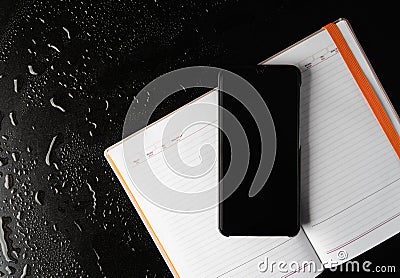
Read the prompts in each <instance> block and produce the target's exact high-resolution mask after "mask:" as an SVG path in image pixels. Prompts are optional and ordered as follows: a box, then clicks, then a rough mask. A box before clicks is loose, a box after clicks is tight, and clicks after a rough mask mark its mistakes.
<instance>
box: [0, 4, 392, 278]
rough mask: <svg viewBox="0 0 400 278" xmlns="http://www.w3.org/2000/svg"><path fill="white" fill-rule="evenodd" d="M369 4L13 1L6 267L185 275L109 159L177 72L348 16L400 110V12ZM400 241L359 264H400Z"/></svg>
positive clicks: (264, 53) (7, 10)
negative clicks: (145, 90)
mask: <svg viewBox="0 0 400 278" xmlns="http://www.w3.org/2000/svg"><path fill="white" fill-rule="evenodd" d="M264 2H265V3H264ZM303 2H304V3H303ZM306 2H307V3H306ZM360 3H361V5H360V4H348V3H347V2H346V1H341V2H324V3H322V2H317V1H260V2H259V3H252V2H249V1H233V2H229V3H226V2H225V1H209V2H206V1H196V2H194V1H180V2H178V1H165V2H164V1H158V0H157V1H142V2H139V1H91V3H89V2H88V1H82V2H79V1H11V0H2V1H0V136H1V138H0V206H1V210H0V217H1V218H0V219H1V223H0V224H1V226H2V229H1V230H2V231H3V232H4V238H5V239H6V243H7V244H6V248H7V250H6V251H5V247H4V246H2V253H0V276H2V275H5V276H10V277H20V276H21V275H22V274H23V273H26V274H28V275H31V276H32V277H37V276H42V277H57V276H60V277H61V276H62V277H71V276H72V277H76V276H85V277H86V276H90V277H104V276H107V277H171V274H170V272H169V270H168V269H167V267H166V265H165V263H164V261H163V260H162V258H161V256H160V255H159V253H158V251H157V250H156V247H155V246H154V244H153V242H152V241H151V238H150V236H149V234H148V233H147V231H146V229H145V228H144V225H143V224H142V222H141V220H140V219H139V217H138V215H137V213H136V212H135V211H134V209H133V206H132V205H131V204H130V201H129V199H128V198H127V196H126V195H125V193H124V192H123V190H122V187H121V186H120V184H119V182H118V181H117V179H116V177H115V176H114V174H113V173H112V171H111V168H110V167H109V166H108V165H107V163H106V161H105V159H104V157H103V151H104V149H105V148H106V147H108V146H110V145H111V144H113V143H115V142H117V141H119V140H120V139H121V136H122V125H123V120H124V116H125V113H126V111H127V109H128V107H129V105H130V103H131V101H133V99H134V96H135V95H136V94H137V93H138V92H139V91H140V89H141V88H142V87H143V86H144V85H145V84H147V83H148V82H150V81H151V80H153V79H154V78H155V77H157V76H159V75H161V74H163V73H166V72H168V71H170V70H173V69H177V68H180V67H184V66H190V65H215V66H220V67H224V66H228V65H231V64H246V63H248V64H256V63H258V62H260V61H261V60H263V59H264V58H266V57H269V56H270V55H272V54H274V53H276V52H277V51H279V50H281V49H283V48H285V47H287V46H288V45H290V44H292V43H294V42H296V41H297V40H299V39H301V38H303V37H304V36H306V35H308V34H310V33H312V32H314V31H316V30H317V29H319V28H320V27H321V26H323V25H325V24H327V23H329V22H331V21H334V20H336V19H338V18H339V17H346V18H348V19H349V20H350V23H351V24H352V26H353V28H354V29H355V32H356V34H357V36H358V38H359V40H360V42H361V44H362V45H363V47H364V50H365V52H366V53H367V55H368V57H369V58H370V61H371V63H372V65H373V66H374V68H375V70H376V72H377V74H378V76H379V77H380V79H381V81H382V83H383V85H384V87H385V89H386V90H387V93H388V95H389V97H390V98H391V99H392V102H393V104H394V105H395V107H396V108H397V110H398V111H399V110H400V97H399V96H400V95H399V94H398V93H397V92H399V89H400V85H399V84H398V78H397V72H398V70H397V65H399V64H400V63H399V56H398V55H397V45H398V42H397V36H396V34H397V26H398V24H397V22H396V20H397V18H396V16H395V11H396V10H397V9H396V8H394V7H390V6H384V5H382V6H377V5H376V4H366V3H363V2H360ZM194 95H196V93H185V94H182V93H181V94H180V95H179V96H176V97H175V98H173V99H171V100H169V101H168V102H167V103H166V104H165V105H164V106H163V107H161V108H160V109H159V110H158V112H157V113H156V114H155V116H154V119H156V118H158V117H160V116H162V115H164V114H166V113H168V112H170V111H172V110H174V109H175V108H176V107H179V106H180V105H182V104H183V103H185V102H187V101H189V100H190V99H192V98H193V97H194ZM150 97H151V96H150ZM139 101H143V100H139ZM52 103H53V104H52ZM144 104H145V102H143V109H146V108H145V105H144ZM52 143H53V144H52ZM50 145H52V147H51V148H50ZM46 157H47V159H46ZM399 242H400V239H399V236H395V237H394V238H392V239H390V240H388V241H386V242H385V243H383V244H381V245H380V246H378V247H376V248H374V249H372V250H371V251H369V252H367V253H366V254H364V255H362V256H361V257H360V258H359V259H360V260H371V261H372V262H373V263H374V264H385V265H397V268H400V266H399V265H398V262H397V261H396V259H395V257H393V258H388V257H387V256H385V255H386V254H387V252H388V251H387V250H390V252H393V253H396V251H397V252H398V251H400V243H399ZM399 270H400V269H399ZM339 275H343V273H329V272H326V273H324V274H323V275H322V276H321V277H323V276H325V277H328V276H333V277H337V276H339ZM350 275H351V276H352V277H353V276H355V274H354V273H350V274H347V276H350ZM364 275H365V274H364ZM369 276H373V274H371V275H369ZM385 276H390V275H389V274H387V275H385ZM376 277H379V276H376ZM393 277H394V276H393Z"/></svg>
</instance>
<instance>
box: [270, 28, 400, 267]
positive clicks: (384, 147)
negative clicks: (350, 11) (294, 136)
mask: <svg viewBox="0 0 400 278" xmlns="http://www.w3.org/2000/svg"><path fill="white" fill-rule="evenodd" d="M338 27H339V28H340V30H341V32H342V34H343V35H344V37H345V39H346V41H347V42H348V44H349V46H350V48H351V49H352V51H353V52H354V54H355V56H356V58H357V60H358V61H359V64H360V66H361V68H362V70H363V71H364V73H365V74H366V76H367V78H368V80H369V82H370V83H371V86H373V88H374V90H375V91H376V93H377V94H378V96H379V99H380V100H381V101H386V103H383V105H384V107H385V109H386V111H387V112H388V113H391V114H389V115H390V119H391V120H392V121H393V124H394V125H395V127H396V129H397V130H398V126H399V123H398V119H397V116H396V115H395V114H394V113H393V110H392V109H391V107H390V103H388V102H387V100H385V94H384V93H383V91H382V89H381V88H380V87H379V83H378V82H377V80H375V77H374V75H373V73H372V71H371V69H370V68H369V65H368V63H367V61H366V60H365V59H364V58H363V57H362V54H361V51H360V50H359V49H357V42H356V41H355V38H354V37H353V35H352V33H351V31H350V29H349V26H348V25H347V24H346V22H345V21H340V22H339V23H338ZM267 63H271V64H274V63H276V64H279V63H290V64H295V65H297V66H298V67H299V68H300V69H301V71H302V88H301V104H300V106H301V109H300V110H301V120H300V121H301V124H300V140H301V153H302V158H301V209H302V224H303V227H304V230H305V232H306V234H307V236H308V237H309V239H310V241H311V243H312V244H313V246H314V248H315V249H316V251H317V253H318V255H319V257H320V259H321V261H322V262H324V263H325V262H329V261H331V260H334V261H338V262H339V263H341V262H344V261H346V260H349V259H351V258H353V257H355V256H357V255H359V254H361V253H363V252H365V251H366V250H368V249H370V248H372V247H373V246H375V245H377V244H379V243H380V242H382V241H384V240H386V239H387V238H389V237H391V236H393V235H394V234H396V233H398V232H399V231H400V217H399V216H400V161H399V160H398V158H397V156H396V154H395V152H394V150H393V148H392V147H391V145H390V143H389V141H388V140H387V138H386V136H385V134H384V133H383V131H382V129H381V128H380V126H379V124H378V122H377V120H376V119H375V117H374V115H373V114H372V112H371V110H370V108H369V106H368V104H367V103H366V101H365V100H364V97H363V95H362V93H361V91H360V90H359V88H358V87H357V84H356V83H355V81H354V80H353V78H352V76H351V73H350V71H349V70H348V69H347V66H346V64H345V63H344V61H343V59H342V58H341V56H340V54H339V53H338V51H337V49H336V47H335V45H334V44H333V41H332V40H331V38H330V36H329V34H328V33H327V31H321V32H319V33H317V34H316V35H314V36H312V37H310V38H308V39H307V40H305V41H303V42H301V43H299V44H297V45H296V46H294V47H292V48H291V49H289V50H287V51H285V52H283V53H281V54H279V55H278V56H276V57H274V58H273V59H272V60H269V61H267ZM327 266H328V267H329V265H327Z"/></svg>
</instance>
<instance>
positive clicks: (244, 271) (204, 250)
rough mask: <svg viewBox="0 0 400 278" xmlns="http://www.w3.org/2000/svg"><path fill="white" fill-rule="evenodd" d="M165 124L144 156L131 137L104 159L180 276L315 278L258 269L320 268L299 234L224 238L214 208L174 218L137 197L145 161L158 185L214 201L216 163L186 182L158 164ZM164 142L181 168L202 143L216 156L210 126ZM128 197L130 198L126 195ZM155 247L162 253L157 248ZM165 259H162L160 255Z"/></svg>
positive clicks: (211, 99)
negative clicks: (176, 153)
mask: <svg viewBox="0 0 400 278" xmlns="http://www.w3.org/2000/svg"><path fill="white" fill-rule="evenodd" d="M198 102H207V103H214V104H216V103H217V93H216V92H215V91H214V92H213V93H210V94H208V95H207V96H205V97H202V98H201V99H199V100H197V101H196V103H198ZM190 109H191V105H188V106H185V107H184V108H183V109H181V110H178V112H175V113H174V115H175V117H190V115H191V113H190ZM188 112H189V113H188ZM215 112H217V109H216V110H215ZM211 114H212V113H211ZM211 116H212V117H214V120H215V121H216V120H217V113H215V114H214V115H211ZM168 120H169V116H167V118H165V119H163V120H161V121H159V122H157V123H156V124H155V125H153V126H151V127H150V128H149V129H148V134H149V136H147V138H148V142H146V146H147V150H148V151H147V153H146V154H147V157H138V154H137V153H138V152H136V150H137V149H138V148H140V146H138V145H137V142H136V136H132V137H130V138H128V139H127V140H125V146H123V145H124V144H121V143H120V144H117V145H116V146H114V147H111V148H110V149H109V150H108V151H107V152H106V153H108V155H109V157H108V159H109V160H110V157H111V159H112V161H113V162H114V164H115V166H116V167H117V168H118V170H119V172H120V176H119V178H120V180H121V183H124V181H125V182H126V184H127V186H128V187H129V190H130V191H131V192H132V194H133V195H134V197H135V198H136V201H137V203H138V204H135V203H134V202H133V203H134V205H135V206H136V209H137V210H139V207H138V205H139V206H140V210H142V211H143V213H144V215H145V216H146V218H147V220H148V222H149V223H150V225H151V227H152V230H153V231H154V233H155V234H156V235H157V237H158V239H159V241H160V242H161V244H162V246H163V248H164V250H165V251H166V254H167V255H168V256H169V258H170V259H171V261H172V264H173V265H174V267H175V269H176V270H177V272H178V274H179V275H180V277H265V276H268V277H288V276H291V277H315V276H316V275H317V273H314V272H311V273H310V272H309V273H306V272H303V271H298V272H293V273H292V272H291V271H290V270H289V269H288V270H287V272H280V271H277V270H275V272H274V273H269V272H264V273H263V272H260V271H259V269H258V265H259V263H260V262H261V261H263V260H265V257H268V261H269V262H271V261H273V260H275V261H285V262H287V263H289V262H291V261H296V262H298V263H299V265H301V264H302V262H304V261H314V262H315V263H316V265H317V267H318V268H319V267H320V266H321V265H320V262H319V259H318V257H317V255H316V254H315V251H314V250H313V249H312V247H311V245H310V242H309V241H308V239H307V238H306V237H305V235H304V232H303V231H302V230H301V231H300V233H299V235H298V236H296V237H294V238H263V237H259V238H257V237H253V238H247V237H241V238H235V237H230V238H227V237H224V236H222V235H221V234H220V233H219V231H218V218H217V217H218V215H217V212H218V208H217V207H216V206H215V207H213V208H212V209H209V210H205V211H203V212H199V213H187V214H183V213H176V212H173V211H169V210H165V209H162V208H160V207H159V206H156V205H155V204H153V203H152V202H150V201H149V200H148V199H147V198H146V197H144V196H143V195H142V194H141V193H140V192H138V189H137V187H136V186H135V183H136V184H138V183H141V184H146V186H152V184H151V183H149V182H147V183H146V180H148V176H149V174H151V173H148V171H147V170H146V169H143V167H141V165H143V164H144V160H147V161H148V162H149V164H150V165H151V166H152V171H153V174H154V175H156V176H157V177H159V178H160V179H161V180H163V182H164V183H165V184H166V185H167V186H169V187H171V188H174V189H175V190H179V191H183V192H192V193H195V192H201V191H204V190H207V189H210V188H214V189H215V198H216V200H217V198H218V195H217V191H216V189H217V179H218V177H217V168H216V165H217V164H214V167H213V168H212V169H211V171H209V172H208V173H207V174H206V175H204V176H202V177H201V178H198V179H188V178H184V177H182V176H179V175H176V174H175V173H174V172H173V171H171V170H170V169H169V168H168V167H167V165H165V163H164V162H163V156H162V155H161V152H160V151H159V150H160V148H161V147H162V146H161V144H160V135H161V134H162V131H163V129H164V127H165V125H166V123H167V122H168ZM210 120H212V119H210ZM168 137H169V138H170V139H168V140H166V142H167V143H168V142H173V141H174V139H177V138H179V140H178V141H179V145H180V146H179V150H180V155H181V157H182V159H183V160H184V161H185V162H186V163H189V164H190V163H191V164H192V165H196V164H197V163H199V162H200V158H199V146H201V145H202V144H204V143H208V144H210V145H212V146H213V148H214V149H215V151H217V129H215V128H213V127H212V126H210V125H205V124H203V125H201V124H200V125H195V126H193V129H192V130H190V131H188V133H186V134H173V132H172V133H171V132H170V133H169V134H168ZM124 148H125V150H128V151H127V152H125V154H123V149H124ZM164 150H165V151H168V148H165V146H164ZM216 153H217V152H216ZM124 156H125V158H127V159H126V161H127V163H125V162H124ZM127 167H132V168H131V169H132V172H133V173H134V174H133V175H129V173H128V171H127ZM114 170H115V169H114ZM117 174H118V173H117ZM125 190H127V189H126V188H125ZM127 193H128V195H129V192H128V190H127ZM260 213H262V212H260ZM266 221H267V219H266ZM148 229H149V227H148ZM154 239H155V238H154ZM155 241H156V239H155ZM158 247H159V249H160V251H161V252H162V253H163V251H162V250H161V248H160V246H158ZM164 257H165V258H166V256H165V254H164Z"/></svg>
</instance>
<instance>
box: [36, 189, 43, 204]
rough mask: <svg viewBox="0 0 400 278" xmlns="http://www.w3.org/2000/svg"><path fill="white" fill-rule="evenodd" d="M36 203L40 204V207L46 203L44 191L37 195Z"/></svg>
mask: <svg viewBox="0 0 400 278" xmlns="http://www.w3.org/2000/svg"><path fill="white" fill-rule="evenodd" d="M35 201H36V203H38V204H39V205H41V206H42V205H43V203H44V191H42V190H39V191H37V192H36V193H35Z"/></svg>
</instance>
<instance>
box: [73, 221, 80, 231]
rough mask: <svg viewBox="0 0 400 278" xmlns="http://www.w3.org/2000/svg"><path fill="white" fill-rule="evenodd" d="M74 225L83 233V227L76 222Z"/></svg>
mask: <svg viewBox="0 0 400 278" xmlns="http://www.w3.org/2000/svg"><path fill="white" fill-rule="evenodd" d="M74 224H75V226H76V227H77V228H78V230H79V231H80V232H82V228H81V226H80V225H79V224H78V223H77V222H76V221H75V220H74Z"/></svg>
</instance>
